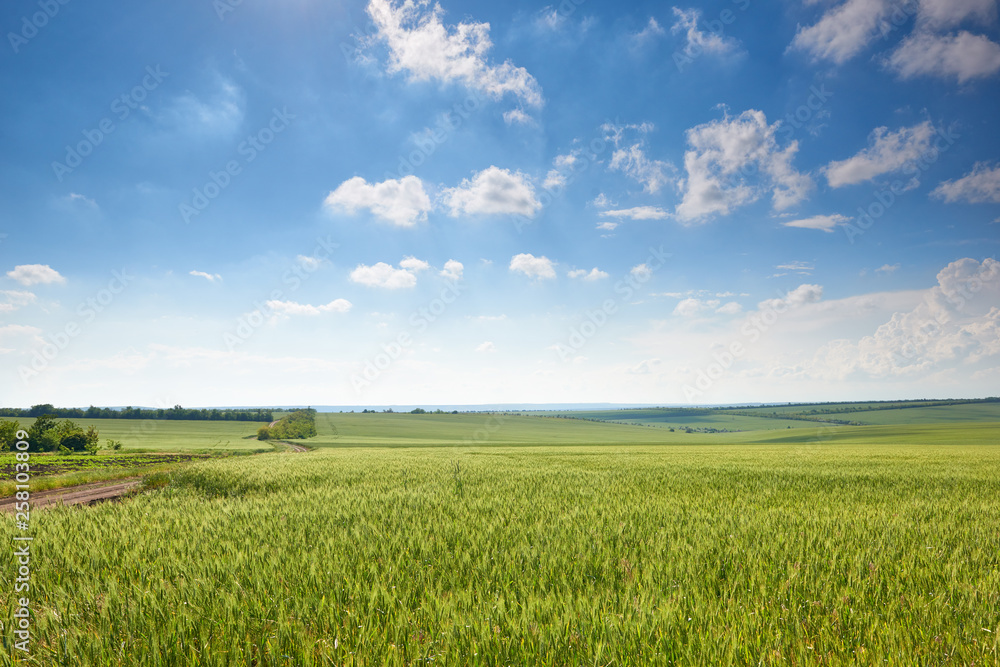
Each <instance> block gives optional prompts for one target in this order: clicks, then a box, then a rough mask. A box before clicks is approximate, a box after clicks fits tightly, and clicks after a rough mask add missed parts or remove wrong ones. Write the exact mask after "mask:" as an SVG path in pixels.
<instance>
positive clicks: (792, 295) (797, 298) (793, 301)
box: [757, 284, 823, 312]
mask: <svg viewBox="0 0 1000 667" xmlns="http://www.w3.org/2000/svg"><path fill="white" fill-rule="evenodd" d="M822 298H823V287H822V286H821V285H808V284H804V285H799V286H798V287H796V288H795V289H793V290H792V291H791V292H787V293H786V294H785V296H783V297H779V298H777V299H766V300H764V301H761V302H760V303H759V304H757V308H758V310H774V311H778V312H781V311H782V310H785V309H787V308H798V307H799V306H804V305H806V304H807V303H816V302H817V301H819V300H820V299H822Z"/></svg>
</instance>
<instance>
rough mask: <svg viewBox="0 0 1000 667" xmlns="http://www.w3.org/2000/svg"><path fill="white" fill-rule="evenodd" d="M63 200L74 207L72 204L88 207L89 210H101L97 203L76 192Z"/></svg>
mask: <svg viewBox="0 0 1000 667" xmlns="http://www.w3.org/2000/svg"><path fill="white" fill-rule="evenodd" d="M62 200H63V201H64V202H65V203H66V204H70V205H72V204H82V205H83V206H86V207H87V208H91V209H95V210H96V209H98V208H100V207H99V206H98V205H97V202H96V201H94V200H93V199H91V198H90V197H87V196H84V195H81V194H78V193H76V192H71V193H69V194H68V195H66V196H65V197H63V198H62Z"/></svg>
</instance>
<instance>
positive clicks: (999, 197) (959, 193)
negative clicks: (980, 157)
mask: <svg viewBox="0 0 1000 667" xmlns="http://www.w3.org/2000/svg"><path fill="white" fill-rule="evenodd" d="M931 196H933V197H938V198H940V199H943V200H945V201H946V202H949V203H954V202H957V201H966V202H969V203H973V204H982V203H992V204H1000V164H997V165H994V166H992V167H991V166H990V165H989V164H987V163H986V162H977V163H976V164H975V165H974V166H973V167H972V171H970V172H969V173H968V174H966V175H965V176H962V177H961V178H959V179H956V180H953V181H944V182H943V183H941V184H940V185H938V186H937V187H936V188H935V189H934V191H933V192H931Z"/></svg>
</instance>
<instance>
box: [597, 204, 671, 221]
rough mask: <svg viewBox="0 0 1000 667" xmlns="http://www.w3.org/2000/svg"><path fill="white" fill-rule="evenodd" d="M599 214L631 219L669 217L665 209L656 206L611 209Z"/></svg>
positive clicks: (660, 218)
mask: <svg viewBox="0 0 1000 667" xmlns="http://www.w3.org/2000/svg"><path fill="white" fill-rule="evenodd" d="M601 215H603V216H607V217H609V218H629V219H631V220H662V219H664V218H668V217H670V214H669V213H668V212H667V211H664V210H663V209H662V208H660V207H658V206H635V207H633V208H623V209H619V210H612V211H601Z"/></svg>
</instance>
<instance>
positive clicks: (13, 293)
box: [0, 290, 35, 313]
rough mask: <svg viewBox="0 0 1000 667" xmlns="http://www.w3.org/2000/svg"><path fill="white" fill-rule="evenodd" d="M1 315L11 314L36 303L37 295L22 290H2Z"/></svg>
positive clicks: (0, 295) (0, 297)
mask: <svg viewBox="0 0 1000 667" xmlns="http://www.w3.org/2000/svg"><path fill="white" fill-rule="evenodd" d="M0 299H2V301H0V313H11V312H13V311H15V310H17V309H18V308H21V307H22V306H27V305H28V304H30V303H34V301H35V295H34V294H32V293H31V292H24V291H21V290H0Z"/></svg>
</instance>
